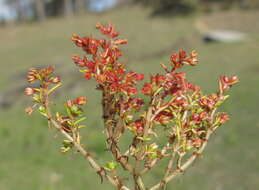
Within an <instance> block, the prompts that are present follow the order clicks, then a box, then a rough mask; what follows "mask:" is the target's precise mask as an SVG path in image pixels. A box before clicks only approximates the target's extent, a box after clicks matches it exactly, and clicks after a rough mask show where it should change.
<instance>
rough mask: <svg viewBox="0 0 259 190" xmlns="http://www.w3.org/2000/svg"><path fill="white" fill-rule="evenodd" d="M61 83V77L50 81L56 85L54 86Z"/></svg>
mask: <svg viewBox="0 0 259 190" xmlns="http://www.w3.org/2000/svg"><path fill="white" fill-rule="evenodd" d="M60 81H61V79H60V77H52V78H51V79H50V80H49V82H51V83H54V84H56V83H59V82H60Z"/></svg>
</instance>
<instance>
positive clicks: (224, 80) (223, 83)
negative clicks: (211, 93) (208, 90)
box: [219, 76, 239, 93]
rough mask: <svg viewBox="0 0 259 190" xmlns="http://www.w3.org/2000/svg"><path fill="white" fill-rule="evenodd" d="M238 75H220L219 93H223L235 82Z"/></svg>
mask: <svg viewBox="0 0 259 190" xmlns="http://www.w3.org/2000/svg"><path fill="white" fill-rule="evenodd" d="M238 81H239V80H238V77H237V76H232V77H226V76H221V77H220V78H219V89H220V92H221V93H224V92H225V91H227V90H228V89H229V88H230V87H231V86H232V85H233V84H236V83H237V82H238Z"/></svg>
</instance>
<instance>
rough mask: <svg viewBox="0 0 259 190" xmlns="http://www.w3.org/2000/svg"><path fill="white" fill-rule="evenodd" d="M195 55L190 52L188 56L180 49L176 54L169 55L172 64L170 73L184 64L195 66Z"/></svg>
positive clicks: (196, 60) (193, 52)
mask: <svg viewBox="0 0 259 190" xmlns="http://www.w3.org/2000/svg"><path fill="white" fill-rule="evenodd" d="M197 55H198V54H197V53H196V52H195V51H192V52H191V54H190V56H187V53H186V52H185V51H183V50H182V49H180V50H179V53H178V54H173V55H171V58H170V60H171V62H172V63H173V68H172V71H174V70H175V69H178V68H181V67H182V66H183V65H184V64H187V65H192V66H195V65H197V64H198V59H197Z"/></svg>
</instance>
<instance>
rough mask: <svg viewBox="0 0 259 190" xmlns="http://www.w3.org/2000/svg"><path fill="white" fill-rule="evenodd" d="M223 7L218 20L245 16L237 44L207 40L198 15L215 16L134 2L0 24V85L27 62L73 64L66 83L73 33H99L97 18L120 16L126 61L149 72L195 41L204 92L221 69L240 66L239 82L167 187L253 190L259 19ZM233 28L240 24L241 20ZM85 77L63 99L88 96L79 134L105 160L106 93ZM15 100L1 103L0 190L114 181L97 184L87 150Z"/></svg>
mask: <svg viewBox="0 0 259 190" xmlns="http://www.w3.org/2000/svg"><path fill="white" fill-rule="evenodd" d="M222 14H223V13H222ZM222 14H221V13H220V14H219V15H218V16H219V18H220V19H219V20H217V15H212V16H211V20H212V21H213V22H212V23H211V24H212V27H214V28H216V27H217V26H220V27H223V28H224V26H225V27H226V28H228V27H230V28H231V25H233V22H232V21H231V20H228V19H227V18H230V19H240V20H241V21H242V18H244V15H246V17H248V18H247V20H246V25H247V26H248V27H245V28H246V32H247V33H248V35H249V36H250V39H249V40H248V41H245V42H239V43H234V44H221V43H215V44H204V43H203V42H202V41H201V39H200V38H201V36H200V34H199V32H198V31H197V29H196V27H195V22H196V20H197V19H199V20H204V22H206V23H207V24H208V25H210V22H209V21H210V16H203V15H195V16H189V17H174V18H152V19H151V18H150V17H149V16H148V10H142V9H140V8H137V7H134V8H132V7H131V8H128V7H127V8H122V9H120V10H114V11H113V12H111V13H103V14H101V15H93V14H87V15H83V16H80V17H73V18H70V19H53V20H50V21H48V22H46V23H43V24H28V25H20V26H13V27H8V28H0V42H1V44H0V57H1V63H0V64H1V70H0V75H1V80H0V92H4V91H6V90H8V89H10V88H12V87H15V86H16V85H18V84H21V85H23V84H24V85H25V82H24V81H25V80H24V81H23V77H22V78H21V76H20V75H23V74H24V75H25V71H26V70H27V69H28V68H29V67H31V66H34V67H35V66H46V65H55V66H56V67H57V73H59V74H61V73H62V72H65V73H66V72H69V74H68V75H64V76H63V79H64V82H71V81H72V80H73V79H75V78H76V77H75V76H74V75H80V74H78V73H77V68H75V67H74V65H73V64H72V63H71V60H70V57H71V55H72V54H73V53H78V52H80V51H78V49H76V48H75V47H74V46H73V45H72V43H71V41H70V37H71V34H72V33H77V34H79V35H88V34H93V35H95V34H96V32H95V31H94V26H95V24H96V23H97V22H100V21H101V22H106V21H112V22H113V23H114V24H116V25H117V28H118V30H119V31H120V32H121V34H122V36H123V37H125V38H128V39H129V45H128V46H126V47H125V48H124V52H125V58H124V60H125V61H126V62H128V67H129V68H130V69H132V70H137V71H139V72H143V73H145V74H147V75H148V74H149V73H156V72H158V70H159V69H160V68H159V63H160V62H161V61H162V62H167V61H168V51H169V52H170V51H175V50H176V49H178V48H181V47H183V48H186V49H187V50H191V49H196V50H197V51H198V53H199V55H200V62H201V64H200V65H199V66H198V67H195V68H187V69H185V71H187V72H188V75H189V77H190V79H191V80H192V81H194V82H196V83H197V84H200V85H201V86H202V87H203V88H205V89H206V90H205V91H206V92H213V91H214V90H215V89H216V88H217V77H218V76H219V75H223V74H226V75H231V74H237V75H238V76H239V78H240V81H241V82H240V83H239V84H238V85H237V86H235V87H234V88H233V89H232V90H231V92H230V95H231V98H230V99H229V100H228V101H227V102H226V103H225V104H224V105H223V108H222V110H224V111H226V112H229V113H231V120H230V121H229V122H228V123H227V125H225V126H224V127H222V128H221V129H219V130H218V132H217V135H215V136H214V137H213V138H212V140H211V142H210V144H209V146H208V148H207V150H206V151H205V154H204V156H202V158H201V159H200V160H199V161H198V162H197V163H196V164H195V166H194V167H192V168H191V169H190V170H189V171H188V172H187V173H185V174H184V177H183V178H179V179H177V180H175V182H173V183H171V184H170V185H168V186H167V189H178V190H183V189H185V190H207V189H212V190H214V189H215V190H232V189H235V190H247V189H251V190H254V189H257V188H258V186H259V180H258V179H259V162H258V156H259V149H258V135H259V133H258V132H259V118H258V114H259V112H258V103H259V102H258V97H259V95H258V94H259V93H258V92H259V90H258V89H257V87H258V84H259V77H258V72H259V63H258V60H259V53H258V47H259V43H258V42H259V41H258V40H259V36H258V30H259V26H258V25H255V23H254V20H255V19H251V18H254V17H256V18H258V14H256V13H238V12H237V13H233V14H235V18H232V16H231V17H228V16H227V15H226V20H225V21H224V22H223V26H222V21H221V20H222ZM247 15H250V16H247ZM217 21H218V22H219V23H217ZM249 21H251V22H249ZM217 24H218V25H217ZM234 24H235V25H234V26H232V27H233V28H236V26H238V24H240V25H242V24H243V23H242V22H240V23H234ZM237 28H238V29H240V30H242V26H238V27H237ZM249 28H251V30H248V29H249ZM21 73H22V74H21ZM71 74H72V75H71ZM76 79H77V80H82V81H83V80H84V79H79V77H78V78H76ZM82 84H83V86H80V89H79V90H77V91H76V92H72V90H71V91H70V92H66V94H62V96H61V97H59V98H58V101H59V102H62V101H64V100H65V98H67V97H69V95H70V94H71V95H72V96H75V94H77V95H82V93H84V94H86V95H87V97H88V99H89V105H87V106H86V108H85V109H86V115H87V117H88V121H87V123H86V125H87V128H86V129H84V130H83V132H84V134H85V137H84V139H83V140H84V142H85V144H87V145H88V147H89V149H90V150H93V151H95V152H96V157H97V158H98V160H99V161H100V162H104V160H105V159H106V158H109V154H108V153H107V152H104V151H103V150H104V142H103V140H104V136H103V133H102V122H101V120H100V116H101V110H100V106H99V105H100V99H99V97H100V94H98V92H95V91H94V90H93V91H92V89H93V88H94V86H93V84H92V83H88V82H85V83H82ZM13 103H15V104H14V106H13V107H12V108H10V109H7V110H4V109H1V110H0V119H1V122H0V139H1V140H0V151H1V152H0V190H14V189H17V188H19V190H72V189H73V190H81V189H87V190H88V189H89V190H90V189H112V187H111V186H110V185H108V184H106V183H105V184H100V182H99V180H98V179H97V178H96V174H95V173H94V172H93V171H92V170H91V169H90V167H89V166H88V165H87V164H86V163H85V161H84V160H83V158H81V157H80V156H78V155H74V154H69V155H63V154H61V153H60V152H59V148H60V143H61V139H60V137H58V136H57V134H56V133H55V131H51V130H47V125H46V121H45V120H43V119H42V118H41V117H40V116H36V114H35V115H33V117H30V118H29V117H28V116H26V115H25V114H24V113H23V109H24V107H25V106H26V105H28V101H26V100H24V99H15V98H14V99H13ZM25 104H26V105H25ZM125 143H127V142H125ZM162 173H163V170H162V169H160V170H156V171H154V172H153V173H152V175H151V176H149V177H148V179H147V180H149V181H150V182H151V183H153V182H154V181H155V180H156V179H157V178H158V177H159V176H160V175H161V174H162Z"/></svg>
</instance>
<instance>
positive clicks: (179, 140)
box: [25, 24, 238, 190]
mask: <svg viewBox="0 0 259 190" xmlns="http://www.w3.org/2000/svg"><path fill="white" fill-rule="evenodd" d="M96 28H97V29H98V30H100V32H101V33H102V34H103V35H104V36H106V38H101V39H95V38H94V37H92V36H88V37H79V36H77V35H73V36H72V40H73V42H74V43H75V44H76V46H78V47H79V48H81V49H82V50H83V52H84V54H85V55H84V56H83V57H82V56H80V55H75V56H73V57H72V59H73V61H74V63H75V65H76V66H78V67H79V68H80V72H81V73H82V74H83V76H84V78H85V79H86V80H90V79H91V80H94V81H95V82H96V89H97V90H99V91H100V92H101V94H102V99H101V102H102V103H101V106H102V110H103V116H102V120H103V123H104V131H105V135H106V149H107V150H108V151H109V152H110V153H111V155H112V156H113V159H112V160H108V161H107V163H106V164H104V165H100V164H99V163H97V161H96V160H95V158H94V157H93V155H92V153H90V152H89V149H88V148H87V146H86V145H85V144H83V143H82V141H81V137H82V135H83V134H82V132H81V128H83V127H84V125H83V124H82V122H83V121H84V120H86V117H85V116H84V115H83V106H84V105H85V104H87V103H88V101H87V99H86V98H85V97H84V96H79V97H77V98H75V99H72V100H67V101H66V102H65V104H64V110H65V112H62V113H61V112H54V111H52V108H53V105H54V102H53V100H50V97H51V96H53V93H54V92H55V91H56V90H57V89H58V88H59V87H60V86H61V85H62V84H61V79H60V78H59V77H57V76H53V72H54V68H53V67H51V66H50V67H48V68H46V69H35V68H31V69H29V72H28V74H27V81H28V82H29V83H35V82H36V83H37V85H34V87H27V88H26V89H25V94H26V95H28V96H32V99H33V105H32V106H31V107H28V108H26V110H25V111H26V112H27V113H28V114H29V115H31V114H32V113H33V111H35V110H37V111H38V112H39V113H40V114H41V115H43V116H44V117H45V118H46V119H47V121H48V124H49V127H53V128H55V129H56V130H58V131H59V132H60V133H61V134H62V135H63V136H64V141H63V145H62V147H61V151H62V152H68V151H70V150H71V149H75V150H76V151H77V152H80V153H81V154H82V155H83V157H84V158H85V159H86V160H87V161H88V162H89V164H90V166H91V167H92V168H93V169H94V170H95V172H96V173H97V174H98V175H99V176H100V178H101V179H102V180H107V181H108V182H110V183H111V184H112V185H114V186H115V187H116V188H117V189H123V190H130V189H135V190H147V189H148V190H156V189H159V188H162V187H164V186H165V185H166V184H167V183H168V182H169V181H171V180H172V179H174V178H175V177H176V176H178V175H179V174H182V173H183V172H185V171H186V170H187V168H188V167H189V166H191V165H192V164H193V162H194V161H195V160H196V159H197V158H199V156H200V155H201V154H202V153H203V151H204V149H205V147H206V145H207V144H208V142H209V140H210V137H211V135H212V134H214V132H215V131H216V130H217V129H218V128H219V127H220V126H221V125H222V124H224V123H225V122H226V121H227V120H228V119H229V116H228V114H226V113H224V112H218V111H217V110H218V108H219V107H220V106H221V104H222V103H223V102H224V101H225V100H226V99H227V98H228V95H226V93H227V92H228V90H229V88H230V87H231V86H232V85H233V84H235V83H237V82H238V78H237V77H236V76H232V77H226V76H221V77H220V78H219V89H218V91H217V92H216V93H212V94H204V93H203V92H202V91H201V89H200V87H198V86H197V85H195V84H192V83H191V82H189V81H188V80H187V78H186V73H185V72H179V69H181V68H182V67H183V66H186V65H187V66H196V65H198V63H199V62H198V58H197V56H198V55H197V53H196V52H195V51H192V52H191V53H190V54H187V53H186V52H185V51H183V50H179V52H178V53H176V54H172V55H171V56H170V61H169V64H167V65H168V66H166V64H163V63H161V67H162V69H163V70H164V73H163V74H154V75H151V76H150V77H149V79H148V80H147V81H146V82H145V83H144V84H143V86H142V88H141V90H140V91H139V90H138V88H137V87H136V85H137V84H139V82H140V81H142V80H144V75H143V74H139V73H137V72H134V71H128V70H127V69H126V68H125V65H124V63H123V62H121V61H120V60H119V58H120V57H121V56H122V51H121V50H120V48H119V46H120V45H123V44H127V40H126V39H120V38H118V36H119V34H118V32H117V31H116V30H115V28H114V26H113V25H111V24H109V25H108V26H104V25H100V24H97V25H96ZM89 103H91V102H89ZM93 127H96V126H93ZM161 129H162V130H161ZM126 132H127V133H126ZM126 134H130V137H131V141H130V142H128V146H126V147H123V148H122V147H121V141H122V136H124V135H126ZM32 135H33V134H32ZM100 135H103V134H100ZM161 139H162V140H163V141H160V140H161ZM122 149H124V150H125V149H126V151H125V152H122ZM162 160H166V161H167V167H166V168H165V173H164V175H163V176H161V178H160V179H159V180H158V181H157V182H156V184H145V183H144V180H143V177H144V175H146V174H147V173H148V172H149V171H151V169H153V168H155V167H157V166H158V163H160V161H162ZM120 170H123V171H125V172H128V174H129V175H130V176H132V184H134V187H126V185H125V180H129V179H125V178H123V177H122V176H120V173H121V171H120ZM118 171H120V172H118Z"/></svg>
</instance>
